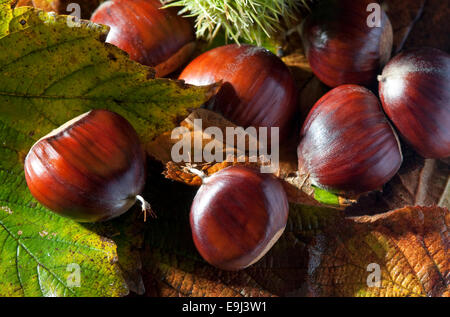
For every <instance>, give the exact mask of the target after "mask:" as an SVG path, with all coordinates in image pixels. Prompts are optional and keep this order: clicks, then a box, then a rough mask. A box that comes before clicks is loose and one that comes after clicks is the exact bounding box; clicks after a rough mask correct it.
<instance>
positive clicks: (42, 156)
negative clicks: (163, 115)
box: [25, 110, 145, 222]
mask: <svg viewBox="0 0 450 317" xmlns="http://www.w3.org/2000/svg"><path fill="white" fill-rule="evenodd" d="M25 178H26V181H27V184H28V188H29V189H30V191H31V193H32V195H33V196H34V197H35V198H36V199H37V200H38V201H39V202H40V203H41V204H43V205H44V206H46V207H47V208H49V209H50V210H52V211H54V212H56V213H58V214H60V215H63V216H66V217H69V218H72V219H74V220H76V221H79V222H95V221H103V220H108V219H111V218H114V217H118V216H120V215H121V214H123V213H124V212H126V211H127V210H128V209H130V208H131V206H133V204H134V203H135V202H136V195H138V194H140V193H141V191H142V190H143V187H144V182H145V154H144V151H143V150H142V148H141V145H140V143H139V138H138V136H137V134H136V131H135V130H134V128H133V127H132V126H131V124H130V123H129V122H128V121H127V120H125V119H124V118H123V117H121V116H120V115H118V114H116V113H114V112H111V111H107V110H92V111H90V112H87V113H85V114H83V115H80V116H78V117H77V118H75V119H73V120H71V121H69V122H67V123H66V124H64V125H62V126H61V127H60V128H58V129H56V130H54V131H52V132H51V133H50V134H48V135H46V136H45V137H43V138H42V139H40V140H39V141H37V142H36V143H35V144H34V145H33V147H32V148H31V149H30V151H29V152H28V155H27V156H26V158H25Z"/></svg>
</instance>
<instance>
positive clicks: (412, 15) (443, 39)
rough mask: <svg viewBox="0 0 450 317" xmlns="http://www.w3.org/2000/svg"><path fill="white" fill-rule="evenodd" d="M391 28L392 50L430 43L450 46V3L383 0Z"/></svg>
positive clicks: (396, 50) (445, 48)
mask: <svg viewBox="0 0 450 317" xmlns="http://www.w3.org/2000/svg"><path fill="white" fill-rule="evenodd" d="M384 4H385V8H386V11H387V14H388V16H389V18H390V20H391V22H392V26H393V29H394V52H398V51H400V50H401V49H407V48H412V47H421V46H431V47H435V48H439V49H441V50H444V51H447V52H448V51H449V50H450V42H449V37H448V31H449V30H450V20H449V18H448V17H449V15H450V7H449V5H448V1H441V0H411V1H403V0H385V1H384Z"/></svg>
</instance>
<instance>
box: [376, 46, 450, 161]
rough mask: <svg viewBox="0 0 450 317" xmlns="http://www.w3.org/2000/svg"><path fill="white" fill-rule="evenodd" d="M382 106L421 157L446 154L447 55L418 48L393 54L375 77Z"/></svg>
mask: <svg viewBox="0 0 450 317" xmlns="http://www.w3.org/2000/svg"><path fill="white" fill-rule="evenodd" d="M378 80H379V93H380V98H381V103H382V105H383V109H384V111H385V112H386V114H387V115H388V117H389V118H390V119H391V120H392V122H393V124H394V126H395V127H396V128H397V129H398V131H399V133H400V135H401V136H402V137H403V138H404V139H405V140H406V141H407V142H408V143H409V144H410V145H411V146H412V147H413V148H414V149H415V150H416V151H417V152H418V153H419V154H420V155H422V156H423V157H426V158H446V157H450V55H449V54H447V53H445V52H443V51H441V50H439V49H435V48H420V49H413V50H409V51H405V52H402V53H400V54H398V55H397V56H395V57H394V58H393V59H392V60H391V61H390V62H389V63H388V64H387V65H386V67H385V68H384V69H383V73H382V74H381V76H379V77H378Z"/></svg>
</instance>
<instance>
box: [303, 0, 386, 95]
mask: <svg viewBox="0 0 450 317" xmlns="http://www.w3.org/2000/svg"><path fill="white" fill-rule="evenodd" d="M373 3H376V1H373V0H358V1H355V0H339V1H336V0H324V1H319V2H318V5H317V8H315V9H314V10H313V13H312V14H311V15H310V16H309V17H307V18H306V19H305V20H304V22H303V24H302V28H301V29H302V30H301V33H302V40H303V46H304V49H305V54H306V56H307V58H308V61H309V64H310V65H311V69H312V71H313V72H314V74H315V75H316V76H317V77H318V78H319V79H320V80H321V81H322V82H323V83H325V84H326V85H328V86H330V87H337V86H339V85H343V84H358V85H363V86H370V85H372V84H374V83H375V82H376V76H377V74H379V71H380V70H381V68H382V67H383V66H384V65H385V64H386V63H387V62H388V60H389V58H390V56H391V50H392V43H393V32H392V25H391V23H390V21H389V18H388V17H387V15H386V13H385V12H384V11H383V10H381V11H380V12H381V19H380V27H376V26H375V27H371V26H369V24H368V21H367V20H368V18H369V15H370V12H368V11H367V8H368V6H369V5H373ZM369 20H370V19H369Z"/></svg>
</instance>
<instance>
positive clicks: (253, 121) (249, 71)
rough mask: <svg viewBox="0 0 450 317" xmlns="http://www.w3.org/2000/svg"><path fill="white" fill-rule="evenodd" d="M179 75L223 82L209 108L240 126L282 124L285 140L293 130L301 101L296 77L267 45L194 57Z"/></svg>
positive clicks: (222, 49)
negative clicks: (298, 95) (298, 98)
mask: <svg viewBox="0 0 450 317" xmlns="http://www.w3.org/2000/svg"><path fill="white" fill-rule="evenodd" d="M179 78H180V79H183V80H184V81H185V82H186V83H188V84H192V85H197V86H201V85H209V84H212V83H215V82H219V81H223V83H224V85H223V87H222V88H221V90H220V91H219V92H218V94H217V95H216V96H215V98H214V100H212V102H211V103H210V104H209V109H210V110H213V111H216V112H219V113H221V114H222V115H223V116H224V117H225V118H227V119H228V120H230V121H232V122H233V123H235V124H237V125H239V126H243V127H250V126H252V127H268V128H271V127H279V129H280V130H279V133H280V138H281V140H283V138H284V137H285V136H287V135H288V134H289V133H290V132H291V129H292V122H293V117H294V115H295V111H296V104H297V91H296V87H295V83H294V79H293V77H292V75H291V73H290V71H289V69H288V68H287V66H286V65H285V64H284V63H283V61H281V59H279V58H278V57H277V56H276V55H274V54H272V53H271V52H269V51H268V50H266V49H264V48H261V47H256V46H251V45H241V46H239V45H237V44H230V45H225V46H221V47H217V48H215V49H212V50H210V51H207V52H205V53H203V54H202V55H200V56H198V57H197V58H196V59H194V60H193V61H192V62H191V63H190V64H189V65H188V66H187V67H186V68H185V69H184V70H183V71H182V73H181V74H180V76H179ZM269 130H270V129H269ZM269 132H270V131H269Z"/></svg>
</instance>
